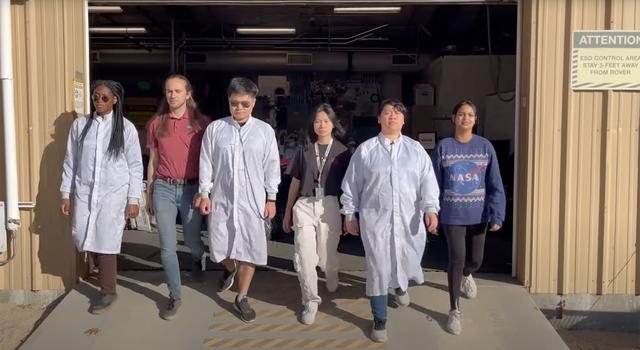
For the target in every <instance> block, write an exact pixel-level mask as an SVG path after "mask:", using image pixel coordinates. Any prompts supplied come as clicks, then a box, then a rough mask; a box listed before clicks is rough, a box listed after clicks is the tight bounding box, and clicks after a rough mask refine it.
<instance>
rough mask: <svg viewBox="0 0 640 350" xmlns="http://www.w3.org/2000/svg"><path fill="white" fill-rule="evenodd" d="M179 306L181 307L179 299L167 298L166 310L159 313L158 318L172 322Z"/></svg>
mask: <svg viewBox="0 0 640 350" xmlns="http://www.w3.org/2000/svg"><path fill="white" fill-rule="evenodd" d="M180 305H182V300H181V299H174V298H169V304H167V308H166V309H164V310H162V311H160V317H161V318H162V319H163V320H167V321H170V320H173V319H174V318H175V317H176V314H177V313H178V309H179V308H180Z"/></svg>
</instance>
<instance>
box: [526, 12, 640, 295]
mask: <svg viewBox="0 0 640 350" xmlns="http://www.w3.org/2000/svg"><path fill="white" fill-rule="evenodd" d="M523 6H524V9H523V14H524V16H527V15H529V16H531V18H530V19H525V20H523V22H522V24H521V25H522V28H523V42H522V45H523V56H522V59H523V63H522V76H523V79H522V86H521V94H522V97H523V101H526V102H528V104H527V103H524V102H523V103H522V104H521V105H522V110H521V125H522V128H521V129H520V130H519V131H518V132H519V142H520V150H521V153H520V154H519V159H520V165H519V166H520V169H519V173H520V174H521V176H526V178H524V179H523V178H521V179H518V184H519V188H518V191H519V196H520V201H519V202H520V203H519V206H520V207H519V209H518V218H519V221H518V228H517V232H518V235H519V238H518V248H517V252H518V254H524V255H525V256H518V263H524V264H525V266H519V267H518V270H517V273H518V278H519V279H520V280H521V281H523V282H524V284H525V285H527V286H529V287H530V290H531V291H532V292H539V293H603V294H610V293H616V294H635V293H639V292H640V283H638V276H640V273H639V272H638V268H640V262H639V261H638V260H639V259H638V257H637V254H636V249H637V247H638V244H639V242H640V239H639V238H638V229H639V226H640V224H639V222H640V219H639V218H638V203H639V198H640V194H639V193H638V192H639V190H638V189H639V187H640V185H639V180H638V176H639V173H638V169H639V167H640V154H639V153H640V137H639V134H638V129H639V124H640V121H639V119H640V93H639V92H622V91H608V92H574V91H572V90H571V89H570V85H569V77H570V73H569V71H568V69H569V68H568V67H569V64H570V53H571V32H573V31H575V30H599V29H617V30H622V29H624V30H640V0H612V1H606V0H600V1H591V0H574V1H569V0H564V1H555V0H532V1H526V2H523Z"/></svg>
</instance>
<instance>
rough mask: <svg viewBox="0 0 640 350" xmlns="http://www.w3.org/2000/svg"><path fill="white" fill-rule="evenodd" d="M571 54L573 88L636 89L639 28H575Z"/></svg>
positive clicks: (639, 63)
mask: <svg viewBox="0 0 640 350" xmlns="http://www.w3.org/2000/svg"><path fill="white" fill-rule="evenodd" d="M571 52H572V55H571V88H572V89H574V90H640V31H635V32H633V31H625V32H621V31H611V30H601V31H576V32H574V33H573V47H572V51H571Z"/></svg>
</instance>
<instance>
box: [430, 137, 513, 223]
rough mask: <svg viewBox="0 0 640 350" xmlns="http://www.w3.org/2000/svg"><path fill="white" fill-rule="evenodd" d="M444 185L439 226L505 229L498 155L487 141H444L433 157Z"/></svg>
mask: <svg viewBox="0 0 640 350" xmlns="http://www.w3.org/2000/svg"><path fill="white" fill-rule="evenodd" d="M432 159H433V166H434V169H435V172H436V177H437V178H438V184H439V185H440V215H439V222H440V223H442V224H445V225H473V224H479V223H486V222H490V223H492V224H499V225H502V222H503V221H504V212H505V205H506V200H505V195H504V187H503V186H502V178H501V176H500V169H499V167H498V159H497V157H496V151H495V150H494V148H493V146H492V145H491V143H490V142H489V140H487V139H485V138H484V137H480V136H477V135H473V138H472V139H471V141H469V142H467V143H461V142H458V141H457V140H456V139H455V138H453V137H448V138H445V139H443V140H442V141H440V143H439V144H438V146H437V147H436V149H435V151H434V152H433V154H432Z"/></svg>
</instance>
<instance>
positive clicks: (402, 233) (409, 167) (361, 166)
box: [340, 133, 440, 296]
mask: <svg viewBox="0 0 640 350" xmlns="http://www.w3.org/2000/svg"><path fill="white" fill-rule="evenodd" d="M342 191H343V195H342V196H341V198H340V201H341V202H342V205H343V209H342V213H343V214H345V215H349V214H353V213H356V212H357V213H359V217H360V220H359V224H360V233H361V237H362V242H363V244H364V249H365V254H366V259H365V260H366V262H367V290H366V294H367V295H368V296H376V295H386V294H387V291H388V288H398V287H400V288H402V289H403V290H407V287H408V284H409V280H410V279H411V280H414V281H415V282H417V283H423V282H424V277H423V274H422V268H421V266H420V261H421V260H422V254H423V252H424V247H425V243H426V237H427V235H426V229H425V226H424V221H423V218H424V213H425V212H435V213H437V212H438V210H439V209H440V206H439V202H438V196H439V193H440V191H439V189H438V182H437V180H436V176H435V173H434V171H433V166H432V164H431V159H430V158H429V155H428V154H427V152H426V151H425V150H424V148H422V146H421V145H420V144H419V143H418V142H416V141H414V140H412V139H410V138H408V137H406V136H400V138H398V139H397V140H396V141H395V142H394V144H391V143H390V142H389V140H387V139H386V138H384V136H383V135H382V134H381V133H380V134H378V136H377V137H374V138H371V139H369V140H367V141H365V142H364V143H362V144H361V145H360V146H359V147H358V148H357V149H356V151H355V153H354V155H353V157H351V162H350V163H349V168H348V169H347V173H346V175H345V177H344V180H343V182H342Z"/></svg>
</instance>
